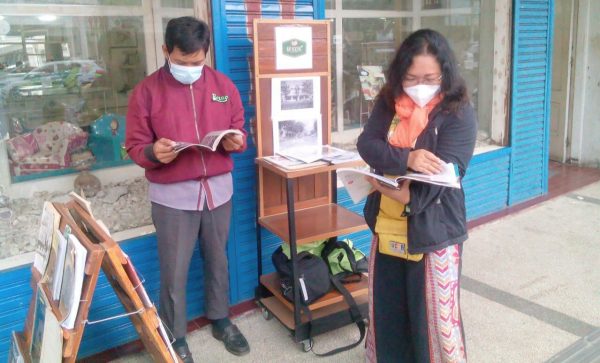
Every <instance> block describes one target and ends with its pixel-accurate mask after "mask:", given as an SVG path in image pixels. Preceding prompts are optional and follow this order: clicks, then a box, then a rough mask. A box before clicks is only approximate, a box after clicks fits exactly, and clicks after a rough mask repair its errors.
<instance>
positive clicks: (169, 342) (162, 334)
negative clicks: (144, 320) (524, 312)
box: [157, 317, 179, 362]
mask: <svg viewBox="0 0 600 363" xmlns="http://www.w3.org/2000/svg"><path fill="white" fill-rule="evenodd" d="M157 330H158V335H160V337H161V339H162V340H163V342H164V343H165V345H166V346H167V350H168V351H169V355H170V356H171V358H172V359H173V362H179V358H178V356H177V354H176V353H175V350H174V349H173V341H174V339H171V338H170V337H169V334H167V329H165V325H164V324H163V322H162V320H160V317H159V319H158V328H157Z"/></svg>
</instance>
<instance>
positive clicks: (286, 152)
mask: <svg viewBox="0 0 600 363" xmlns="http://www.w3.org/2000/svg"><path fill="white" fill-rule="evenodd" d="M277 154H279V155H281V156H285V157H286V158H288V159H293V160H299V161H302V162H304V163H313V162H315V161H319V160H320V161H326V162H329V163H331V164H334V163H339V162H343V161H349V160H352V159H355V160H360V157H359V156H358V154H357V153H355V152H352V151H346V150H342V149H339V148H337V147H334V146H331V145H320V146H307V147H300V146H297V147H293V148H288V149H283V150H279V151H278V152H277Z"/></svg>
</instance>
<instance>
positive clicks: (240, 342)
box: [212, 324, 250, 355]
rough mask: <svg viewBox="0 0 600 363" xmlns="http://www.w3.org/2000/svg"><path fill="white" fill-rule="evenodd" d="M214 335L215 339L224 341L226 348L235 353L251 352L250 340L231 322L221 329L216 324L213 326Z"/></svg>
mask: <svg viewBox="0 0 600 363" xmlns="http://www.w3.org/2000/svg"><path fill="white" fill-rule="evenodd" d="M212 335H213V337H215V339H218V340H220V341H222V342H223V343H224V344H225V349H227V350H228V351H229V352H230V353H232V354H235V355H244V354H248V353H249V352H250V346H249V345H248V341H247V340H246V338H244V336H243V335H242V333H241V332H240V330H239V329H238V327H237V326H235V325H233V324H231V325H228V326H227V327H226V328H224V329H219V328H217V327H216V326H215V325H213V326H212Z"/></svg>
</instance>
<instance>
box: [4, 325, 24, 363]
mask: <svg viewBox="0 0 600 363" xmlns="http://www.w3.org/2000/svg"><path fill="white" fill-rule="evenodd" d="M8 363H25V358H24V356H23V350H22V349H21V339H20V338H19V335H18V334H17V332H16V331H13V332H12V334H11V340H10V348H9V350H8Z"/></svg>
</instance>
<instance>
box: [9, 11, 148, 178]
mask: <svg viewBox="0 0 600 363" xmlns="http://www.w3.org/2000/svg"><path fill="white" fill-rule="evenodd" d="M3 21H5V22H6V23H7V24H8V25H9V27H8V28H9V30H8V32H7V33H6V34H5V35H4V36H3V37H1V38H0V124H2V126H3V127H2V129H4V130H6V131H7V132H8V140H7V143H6V144H7V148H8V150H7V151H8V155H9V164H10V171H11V175H12V178H13V181H22V180H29V179H32V178H39V177H46V176H54V175H60V174H64V173H67V172H74V171H75V169H76V168H77V169H81V166H82V165H83V166H87V167H92V168H101V167H106V166H114V165H120V164H123V163H126V162H128V161H127V159H126V154H125V153H124V150H123V140H124V132H125V113H126V111H127V99H128V94H129V92H130V91H131V90H132V89H133V87H134V86H135V85H136V84H137V83H138V82H139V81H140V80H141V79H142V78H143V77H144V75H145V73H146V62H145V59H146V55H145V47H144V37H143V24H142V18H141V17H76V16H59V17H55V18H54V19H40V17H38V16H7V17H5V18H4V19H3Z"/></svg>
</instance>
